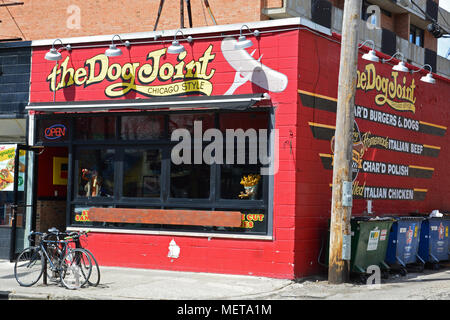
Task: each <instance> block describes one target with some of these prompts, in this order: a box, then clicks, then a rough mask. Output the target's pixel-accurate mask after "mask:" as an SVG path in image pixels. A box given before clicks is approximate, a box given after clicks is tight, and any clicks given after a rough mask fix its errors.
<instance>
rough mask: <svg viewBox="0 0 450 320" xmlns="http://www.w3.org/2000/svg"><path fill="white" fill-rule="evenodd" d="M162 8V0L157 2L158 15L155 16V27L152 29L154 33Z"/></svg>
mask: <svg viewBox="0 0 450 320" xmlns="http://www.w3.org/2000/svg"><path fill="white" fill-rule="evenodd" d="M163 6H164V0H161V1H160V2H159V8H158V15H157V16H156V22H155V26H154V28H153V31H155V30H156V28H157V27H158V22H159V17H161V11H162V8H163Z"/></svg>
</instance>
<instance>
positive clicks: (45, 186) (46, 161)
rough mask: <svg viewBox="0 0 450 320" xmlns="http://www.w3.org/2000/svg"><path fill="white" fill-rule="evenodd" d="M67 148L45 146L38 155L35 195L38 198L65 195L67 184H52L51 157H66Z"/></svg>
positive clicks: (63, 196)
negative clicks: (37, 180)
mask: <svg viewBox="0 0 450 320" xmlns="http://www.w3.org/2000/svg"><path fill="white" fill-rule="evenodd" d="M67 156H68V150H67V148H58V147H56V148H55V147H46V148H45V149H44V151H43V152H42V153H41V154H40V155H39V160H38V161H39V164H38V179H39V182H38V184H37V189H38V190H37V196H38V198H41V197H44V198H47V197H55V191H56V192H57V197H59V198H61V197H62V198H65V197H66V196H67V186H65V185H55V184H53V157H67Z"/></svg>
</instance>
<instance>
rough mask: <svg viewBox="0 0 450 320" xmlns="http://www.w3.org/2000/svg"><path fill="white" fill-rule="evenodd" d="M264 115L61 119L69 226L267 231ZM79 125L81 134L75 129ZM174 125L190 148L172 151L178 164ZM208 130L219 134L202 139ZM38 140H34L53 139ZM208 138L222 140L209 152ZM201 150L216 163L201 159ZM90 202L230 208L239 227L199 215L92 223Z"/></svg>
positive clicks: (46, 120)
mask: <svg viewBox="0 0 450 320" xmlns="http://www.w3.org/2000/svg"><path fill="white" fill-rule="evenodd" d="M269 115H270V113H269V111H268V110H267V109H262V108H261V109H259V110H258V111H252V112H248V111H247V112H220V111H215V112H210V111H209V112H190V113H186V112H184V113H176V112H166V113H162V112H161V113H157V112H153V113H151V112H148V113H144V112H142V113H140V114H135V113H134V114H130V113H129V114H120V113H117V114H114V115H113V116H103V115H88V114H85V115H79V114H78V115H76V117H75V116H73V117H72V118H70V117H66V118H64V121H65V122H64V124H65V126H66V130H67V131H66V132H65V133H66V135H67V136H68V137H71V138H70V139H66V140H64V141H59V142H58V143H59V144H65V145H68V147H69V150H70V151H69V152H70V153H72V157H71V158H72V161H69V172H71V173H72V179H70V181H72V183H71V185H70V184H69V188H72V191H71V192H68V194H69V201H70V203H69V205H68V212H67V213H68V215H69V216H70V219H69V220H70V224H71V226H77V227H89V228H90V227H92V228H96V227H99V228H115V229H121V228H122V229H127V230H128V229H139V230H160V231H183V232H214V233H233V234H235V233H237V234H241V233H244V234H255V235H267V234H268V230H269V225H268V221H269V220H270V219H268V215H269V203H268V189H269V179H268V176H264V175H261V169H262V168H263V167H264V166H265V165H266V164H264V163H261V161H260V159H259V158H258V157H257V156H258V151H259V150H258V149H259V147H260V145H261V144H260V140H261V139H263V138H264V139H266V138H267V136H268V135H269V132H270V121H269V119H270V117H269ZM62 120H63V119H61V118H60V119H56V118H52V117H51V116H46V117H45V116H41V118H39V120H38V128H37V130H42V128H40V127H39V126H40V125H39V124H40V123H42V125H45V126H46V127H50V126H52V124H53V123H61V121H62ZM83 125H84V126H85V129H84V132H78V131H79V130H81V129H82V126H83ZM116 128H118V130H117V129H116ZM178 129H181V130H184V131H183V134H184V135H185V140H184V141H183V143H184V144H185V145H187V146H189V148H188V149H183V148H181V149H182V150H178V151H177V155H178V156H179V157H181V158H183V159H184V160H183V161H182V162H181V163H180V161H179V159H178V160H177V161H174V159H173V156H174V155H173V153H174V150H175V149H177V148H178V149H180V143H181V142H182V141H181V139H179V135H177V134H176V133H177V131H176V130H178ZM208 129H214V130H215V131H214V134H216V135H217V134H221V135H222V136H223V137H222V138H220V139H217V137H216V138H214V139H207V138H205V137H204V135H205V134H206V133H207V132H208ZM71 131H73V132H72V133H71ZM209 132H211V130H209ZM199 134H200V135H199ZM172 135H173V136H172ZM264 135H265V136H264ZM173 137H176V138H173ZM172 138H173V139H172ZM38 139H39V141H38V143H37V144H39V143H42V144H44V145H49V144H51V143H56V142H54V141H49V140H45V139H44V138H43V137H39V136H38ZM264 141H265V140H264ZM213 142H216V143H219V142H220V143H222V144H217V145H215V147H216V148H215V149H214V151H213V152H211V149H212V147H211V143H213ZM207 152H209V153H210V154H211V155H212V156H213V157H214V159H215V160H214V161H212V162H211V161H209V162H208V161H205V153H207ZM230 152H231V153H230ZM185 153H186V154H185ZM221 153H222V154H221ZM230 154H231V155H230ZM255 155H256V158H255ZM89 208H105V209H107V208H116V209H117V208H126V209H136V210H137V211H136V210H134V211H132V213H130V214H131V215H132V214H134V215H136V214H139V210H141V212H144V211H145V210H147V211H146V212H150V213H152V214H155V212H156V213H158V214H162V215H164V212H167V211H170V210H178V211H177V212H180V214H183V212H188V213H189V212H192V211H201V212H202V213H205V212H206V213H207V214H209V213H210V214H211V215H214V212H222V213H223V212H226V211H233V212H235V213H236V212H237V213H239V216H240V217H241V218H242V223H241V226H239V227H237V226H236V227H230V226H223V225H221V223H220V221H217V220H216V222H215V224H214V225H211V224H209V225H206V226H203V225H201V223H198V221H196V223H195V224H192V225H189V224H186V223H185V224H183V225H180V224H177V223H152V222H151V220H146V219H145V217H144V219H143V220H142V221H143V222H139V223H136V219H134V218H135V217H131V216H130V219H129V221H128V220H127V216H124V217H121V222H117V221H116V220H114V219H113V220H114V221H112V220H108V219H106V218H105V219H104V220H102V221H95V222H94V221H90V219H89V216H88V210H89ZM152 210H153V211H152ZM165 210H166V211H165ZM115 212H117V211H115ZM130 212H131V211H130ZM208 212H209V213H208ZM217 216H219V214H217ZM131 218H133V219H134V220H133V219H131ZM199 224H200V225H199Z"/></svg>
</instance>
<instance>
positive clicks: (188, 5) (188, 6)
mask: <svg viewBox="0 0 450 320" xmlns="http://www.w3.org/2000/svg"><path fill="white" fill-rule="evenodd" d="M186 6H187V11H188V18H189V28H192V12H191V0H186Z"/></svg>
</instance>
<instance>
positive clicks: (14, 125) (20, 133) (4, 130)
mask: <svg viewBox="0 0 450 320" xmlns="http://www.w3.org/2000/svg"><path fill="white" fill-rule="evenodd" d="M26 129H27V119H19V118H17V119H0V141H2V142H3V143H6V142H15V143H24V142H25V141H26V136H27V131H26Z"/></svg>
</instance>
